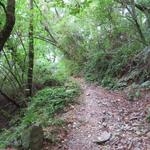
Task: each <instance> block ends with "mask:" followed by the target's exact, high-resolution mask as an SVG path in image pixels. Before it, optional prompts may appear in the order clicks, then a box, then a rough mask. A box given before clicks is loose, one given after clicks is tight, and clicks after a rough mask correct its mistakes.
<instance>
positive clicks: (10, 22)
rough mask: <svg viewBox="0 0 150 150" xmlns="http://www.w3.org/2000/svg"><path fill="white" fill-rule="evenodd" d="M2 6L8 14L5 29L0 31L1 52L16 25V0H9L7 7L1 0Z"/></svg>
mask: <svg viewBox="0 0 150 150" xmlns="http://www.w3.org/2000/svg"><path fill="white" fill-rule="evenodd" d="M0 6H2V7H3V9H4V12H5V14H6V23H5V25H4V27H3V29H2V30H1V31H0V52H1V51H2V49H3V47H4V45H5V43H6V41H7V40H8V38H9V36H10V34H11V32H12V30H13V27H14V25H15V0H7V7H6V8H5V6H4V5H3V4H2V2H0Z"/></svg>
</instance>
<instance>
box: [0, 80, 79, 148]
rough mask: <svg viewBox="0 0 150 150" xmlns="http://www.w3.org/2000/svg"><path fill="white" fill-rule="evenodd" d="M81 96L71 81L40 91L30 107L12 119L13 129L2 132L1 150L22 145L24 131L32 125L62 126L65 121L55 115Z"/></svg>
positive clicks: (0, 138) (0, 137)
mask: <svg viewBox="0 0 150 150" xmlns="http://www.w3.org/2000/svg"><path fill="white" fill-rule="evenodd" d="M78 94H79V87H78V86H77V85H76V83H74V82H72V81H69V82H67V83H66V84H64V85H63V86H57V87H52V88H48V87H47V88H45V89H43V90H41V91H39V92H38V93H37V94H36V95H35V96H34V97H33V98H31V102H30V103H29V104H28V107H27V108H26V109H24V110H22V111H21V113H20V114H19V115H18V116H16V117H15V118H13V119H12V121H11V124H12V128H10V129H5V130H2V131H1V135H0V148H5V147H7V146H8V145H11V146H16V147H18V146H19V145H21V135H22V133H23V130H24V129H26V128H27V127H29V126H30V125H32V124H36V125H41V126H42V127H43V128H44V127H47V126H50V125H62V123H63V121H62V120H60V119H55V114H56V113H58V112H60V111H63V109H64V107H65V106H67V104H69V103H72V102H73V100H74V98H75V97H76V96H77V95H78Z"/></svg>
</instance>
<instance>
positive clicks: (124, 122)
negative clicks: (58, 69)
mask: <svg viewBox="0 0 150 150" xmlns="http://www.w3.org/2000/svg"><path fill="white" fill-rule="evenodd" d="M77 81H78V82H79V84H80V85H81V87H82V89H83V94H81V96H80V98H79V104H78V105H75V106H72V107H71V108H70V110H69V111H68V112H67V113H65V114H64V116H63V117H64V118H65V120H66V121H67V122H68V130H69V132H68V135H67V137H66V138H65V139H64V140H63V141H62V143H63V146H61V147H60V148H59V149H61V150H150V124H148V123H146V121H145V120H144V118H145V116H146V115H147V114H146V110H147V107H148V105H149V104H150V99H149V98H147V99H144V100H140V101H136V102H129V101H127V100H125V99H124V98H123V96H122V94H121V93H119V92H118V93H115V92H111V91H108V90H105V89H104V88H102V87H99V86H96V85H88V84H86V83H85V82H84V81H83V79H77ZM149 106H150V105H149ZM104 131H107V132H109V133H111V134H112V137H111V138H110V140H109V141H107V142H105V143H104V144H103V145H98V144H96V143H95V142H94V141H95V140H96V139H97V137H99V136H101V134H102V133H103V132H104Z"/></svg>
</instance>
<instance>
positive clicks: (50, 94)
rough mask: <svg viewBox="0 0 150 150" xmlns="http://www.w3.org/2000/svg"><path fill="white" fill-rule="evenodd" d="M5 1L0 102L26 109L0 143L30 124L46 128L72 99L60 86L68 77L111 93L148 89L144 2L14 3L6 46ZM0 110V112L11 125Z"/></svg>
mask: <svg viewBox="0 0 150 150" xmlns="http://www.w3.org/2000/svg"><path fill="white" fill-rule="evenodd" d="M12 1H13V2H14V0H1V2H0V38H2V39H4V42H3V43H4V44H5V45H3V44H1V43H0V46H1V47H2V48H0V99H2V101H3V100H4V101H5V103H4V104H6V105H7V104H10V105H13V106H15V107H16V108H17V109H20V108H22V107H23V108H24V107H27V108H26V109H25V110H24V111H23V117H20V118H21V121H19V122H20V125H19V127H18V126H16V127H14V128H15V129H16V128H18V129H17V131H16V132H15V133H14V134H12V131H11V130H10V131H8V133H7V132H6V133H5V134H6V135H3V136H2V137H1V138H0V144H1V143H2V145H3V144H4V145H5V144H6V143H7V142H8V141H10V140H6V141H4V142H2V139H3V138H4V139H6V138H5V137H9V136H8V135H10V134H12V135H11V137H9V138H10V139H14V136H15V138H18V136H19V135H20V134H18V135H17V136H16V133H18V132H20V130H21V129H22V128H24V127H26V126H28V124H30V123H34V122H36V123H38V124H42V125H43V126H44V125H45V124H49V123H50V122H51V115H52V116H53V114H54V113H55V112H56V111H57V110H59V109H62V108H63V107H64V105H65V104H66V103H67V102H68V101H72V99H73V97H74V96H75V95H76V94H77V93H76V89H75V90H72V87H69V88H70V89H68V88H67V89H66V87H63V85H64V83H65V82H66V81H67V80H68V79H69V77H70V76H72V75H81V76H84V77H85V78H86V79H87V80H88V81H93V82H98V83H99V84H101V85H103V86H107V87H109V88H113V89H118V88H122V89H123V88H124V87H126V86H132V84H133V85H135V87H142V86H143V85H146V90H147V88H148V87H149V85H150V83H149V80H150V69H149V68H150V3H149V0H136V1H135V0H128V1H124V0H51V1H50V0H36V1H35V0H28V1H24V0H16V4H15V12H16V13H15V25H14V27H13V26H11V28H13V31H12V32H11V31H10V30H9V31H8V32H7V33H8V34H9V33H10V32H11V35H10V36H9V39H8V38H7V37H3V36H1V33H2V32H3V30H4V29H6V28H5V26H7V24H9V21H10V20H9V19H8V18H9V17H10V16H8V15H7V14H9V13H8V11H9V10H8V9H7V8H8V7H7V6H8V2H12ZM11 6H12V5H11ZM13 21H14V20H13ZM6 39H7V40H6ZM47 86H48V88H46V89H44V88H45V87H47ZM57 86H59V87H57ZM49 87H51V88H49ZM53 87H56V88H53ZM144 88H145V87H144ZM41 89H43V90H42V91H40V92H38V93H37V94H36V92H37V91H38V90H41ZM73 89H74V88H73ZM136 92H137V91H136ZM35 94H36V96H34V97H33V98H31V97H32V96H33V95H35ZM7 101H8V102H7ZM4 104H3V102H2V107H1V108H0V109H1V111H0V113H2V115H3V116H5V117H6V116H9V117H8V118H12V114H13V113H12V112H8V111H7V110H8V109H7V107H5V106H4ZM13 111H14V110H13ZM21 112H22V111H21ZM6 113H7V115H5V114H6ZM19 116H20V115H19ZM21 116H22V113H21ZM39 116H40V117H39ZM41 117H42V118H43V119H42V120H41V119H40V118H41ZM49 117H50V120H48V121H47V118H49ZM15 125H16V124H15ZM13 130H14V129H13Z"/></svg>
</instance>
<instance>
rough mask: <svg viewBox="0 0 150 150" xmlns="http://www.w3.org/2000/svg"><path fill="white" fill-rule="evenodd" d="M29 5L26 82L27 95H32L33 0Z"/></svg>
mask: <svg viewBox="0 0 150 150" xmlns="http://www.w3.org/2000/svg"><path fill="white" fill-rule="evenodd" d="M29 7H30V21H29V22H30V24H29V54H28V58H29V66H28V81H27V82H28V83H27V96H32V83H33V67H34V37H33V32H34V30H33V0H29Z"/></svg>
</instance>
